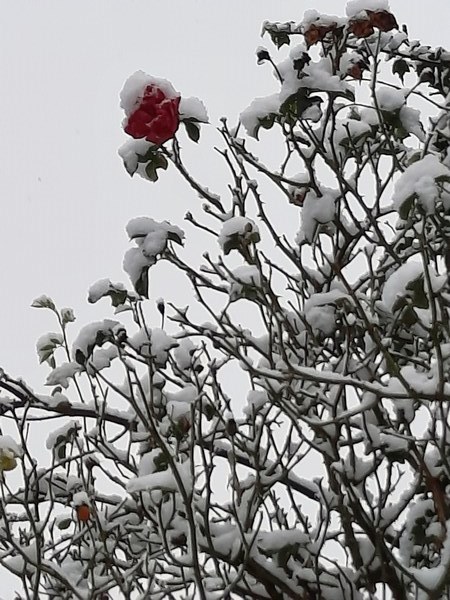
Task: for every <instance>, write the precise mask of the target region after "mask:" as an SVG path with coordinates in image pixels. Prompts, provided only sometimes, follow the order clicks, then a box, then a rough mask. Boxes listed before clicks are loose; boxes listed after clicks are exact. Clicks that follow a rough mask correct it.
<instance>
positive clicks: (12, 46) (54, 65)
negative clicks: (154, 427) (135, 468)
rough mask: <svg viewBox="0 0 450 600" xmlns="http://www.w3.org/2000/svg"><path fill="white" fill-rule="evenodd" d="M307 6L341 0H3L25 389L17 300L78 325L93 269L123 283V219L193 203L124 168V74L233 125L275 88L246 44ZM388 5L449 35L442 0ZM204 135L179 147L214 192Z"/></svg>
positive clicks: (41, 327)
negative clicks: (194, 99)
mask: <svg viewBox="0 0 450 600" xmlns="http://www.w3.org/2000/svg"><path fill="white" fill-rule="evenodd" d="M311 7H313V8H315V9H317V10H319V11H323V12H328V13H339V14H344V11H345V2H344V1H343V2H336V1H335V0H314V2H310V3H309V4H306V3H303V2H298V0H295V1H294V0H271V1H269V0H253V1H252V0H227V1H226V2H224V1H222V2H217V1H214V0H171V1H166V2H157V1H155V0H128V1H127V2H124V1H123V0H77V1H74V0H70V1H69V0H58V1H55V0H51V1H50V0H29V1H28V2H25V1H23V0H14V1H12V0H10V1H9V2H8V1H7V0H4V1H3V2H2V5H1V9H2V16H1V20H0V81H1V90H2V93H1V97H0V105H1V111H0V132H1V135H0V192H1V198H2V206H3V211H2V218H1V220H0V270H1V273H2V297H1V298H2V300H1V302H2V304H1V311H0V332H1V343H0V365H1V366H3V367H5V368H6V370H8V371H9V372H10V373H11V374H15V375H20V376H22V377H24V378H26V379H28V380H30V381H31V382H32V383H33V385H36V386H37V385H38V383H39V382H41V381H43V380H44V378H45V376H46V373H47V369H46V367H42V368H41V369H38V368H37V358H36V355H35V351H34V346H35V342H36V339H37V338H38V337H39V336H40V335H41V334H42V333H45V332H46V331H49V330H52V329H54V323H53V321H52V320H51V318H50V315H47V314H46V313H44V312H43V311H36V310H33V309H31V308H29V305H30V303H31V301H32V300H33V299H34V298H35V297H36V296H39V295H40V294H42V293H45V294H48V295H50V296H52V297H53V298H54V299H55V301H56V302H57V304H58V305H59V306H72V307H73V308H74V309H75V311H76V314H77V316H78V324H77V325H78V326H81V325H82V324H84V323H85V322H88V321H91V320H95V319H97V318H100V317H101V318H103V317H106V316H109V315H110V312H109V307H107V306H106V303H101V304H100V305H98V306H94V307H93V306H88V305H87V303H86V301H85V299H86V294H87V289H88V287H89V285H90V284H91V283H93V282H94V281H96V280H97V279H100V278H103V277H110V278H112V279H113V280H123V281H126V282H127V280H126V276H125V275H124V274H123V273H122V269H121V264H122V257H123V253H124V251H125V250H126V249H127V248H128V243H127V239H126V235H125V232H124V227H125V224H126V223H127V221H128V220H129V219H130V218H132V217H134V216H138V215H148V216H151V217H154V218H155V219H157V220H162V219H169V220H171V221H172V222H174V223H176V224H178V225H180V226H183V216H184V213H185V212H186V210H193V211H195V210H196V209H197V211H198V212H199V210H198V209H199V203H198V202H197V200H196V198H195V196H194V195H193V194H191V193H190V192H189V190H187V189H186V187H185V186H184V184H182V183H181V182H180V181H179V179H178V177H177V176H176V174H175V173H174V172H173V171H172V172H170V173H169V174H164V175H163V177H162V178H161V182H158V184H156V185H152V184H150V183H149V182H146V181H143V180H141V179H139V178H136V179H130V178H129V176H128V175H127V174H126V172H125V170H124V169H123V167H122V164H121V160H120V158H119V157H118V156H117V148H118V147H119V146H120V144H121V143H122V142H123V141H124V135H123V133H122V131H121V127H120V123H121V120H122V114H121V111H120V109H119V102H118V93H119V91H120V89H121V87H122V85H123V82H124V80H125V79H126V78H127V77H128V76H129V75H130V74H131V73H133V72H134V71H135V70H137V69H142V70H144V71H146V72H148V73H150V74H152V75H155V76H162V77H166V78H167V79H170V80H171V81H172V82H173V84H174V86H175V88H176V89H178V90H179V91H180V92H181V93H182V94H183V95H186V96H190V95H195V96H198V97H199V98H201V99H203V101H204V102H205V104H206V106H207V108H208V110H209V114H210V118H211V123H212V124H213V125H214V124H216V123H217V122H218V118H219V117H220V116H222V115H228V116H229V117H230V120H231V121H232V122H234V121H235V119H236V116H237V115H238V113H239V112H240V111H241V110H242V109H243V108H245V107H246V106H247V105H248V104H249V102H250V101H251V100H252V99H253V98H254V97H255V96H258V95H265V94H267V93H271V92H272V91H275V85H276V84H275V81H274V80H273V78H272V77H271V74H270V70H269V68H268V67H267V66H260V67H258V66H257V65H256V61H255V55H254V50H255V48H256V47H257V46H258V45H261V44H264V45H267V46H268V47H269V48H271V44H270V41H269V39H265V40H261V39H260V37H259V34H260V30H261V23H262V21H263V20H264V19H269V20H280V21H283V20H289V19H292V20H299V19H301V17H302V15H303V12H304V10H305V9H307V8H311ZM391 8H392V10H393V12H394V13H395V14H396V15H397V18H398V20H399V22H405V21H407V22H408V26H409V30H410V35H411V37H412V38H415V37H420V38H421V39H422V42H423V43H429V44H432V45H443V46H445V45H446V42H447V45H450V44H448V39H446V38H447V30H448V28H447V25H446V24H447V23H448V22H449V18H450V4H449V3H448V2H445V1H444V0H429V1H428V2H427V3H423V2H422V1H421V0H408V1H407V0H391ZM274 55H275V52H274ZM204 137H205V140H204V141H205V145H204V146H202V145H200V148H198V149H197V148H196V149H195V150H194V149H191V148H189V151H190V152H191V154H192V158H191V160H192V162H193V164H194V165H195V169H196V173H197V175H198V177H199V179H201V180H203V182H205V183H206V184H207V185H210V186H211V187H213V188H214V187H215V188H216V189H217V188H220V186H222V189H223V186H224V185H225V180H223V181H220V182H219V185H215V181H216V180H217V179H220V178H221V175H220V174H218V173H217V172H216V166H215V163H214V162H213V161H212V159H211V153H210V151H209V146H211V145H212V144H213V143H219V138H218V137H214V133H213V129H212V127H210V133H207V134H206V135H205V136H204ZM162 279H163V278H162ZM127 283H128V282H127ZM165 283H166V284H167V282H165ZM155 287H157V286H155ZM168 289H169V293H170V286H169V287H168ZM153 291H154V294H155V296H159V295H161V290H160V289H154V290H153ZM164 293H166V290H164ZM175 293H176V292H175V291H174V299H176V297H175ZM166 295H167V293H166Z"/></svg>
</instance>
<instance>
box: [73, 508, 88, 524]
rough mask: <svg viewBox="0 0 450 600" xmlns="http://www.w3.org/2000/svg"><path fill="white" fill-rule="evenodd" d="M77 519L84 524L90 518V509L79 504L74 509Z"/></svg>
mask: <svg viewBox="0 0 450 600" xmlns="http://www.w3.org/2000/svg"><path fill="white" fill-rule="evenodd" d="M76 512H77V518H78V520H79V521H81V522H82V523H86V521H89V519H90V518H91V509H90V508H89V506H88V505H87V504H80V505H79V506H77V507H76Z"/></svg>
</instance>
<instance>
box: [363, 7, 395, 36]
mask: <svg viewBox="0 0 450 600" xmlns="http://www.w3.org/2000/svg"><path fill="white" fill-rule="evenodd" d="M369 20H370V23H371V25H372V26H373V27H376V28H377V29H379V30H380V31H391V29H398V23H397V20H396V18H395V17H394V15H393V14H392V13H390V12H389V11H387V10H377V11H374V12H369Z"/></svg>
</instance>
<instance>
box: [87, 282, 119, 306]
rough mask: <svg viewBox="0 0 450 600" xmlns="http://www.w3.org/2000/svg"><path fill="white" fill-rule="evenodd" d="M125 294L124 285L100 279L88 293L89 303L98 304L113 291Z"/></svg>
mask: <svg viewBox="0 0 450 600" xmlns="http://www.w3.org/2000/svg"><path fill="white" fill-rule="evenodd" d="M115 290H118V291H123V292H125V291H126V289H125V286H124V285H123V284H122V283H112V282H111V280H110V279H100V280H99V281H96V282H95V283H93V284H92V285H91V287H90V288H89V292H88V301H89V302H91V303H92V304H95V302H98V301H99V300H100V299H101V298H103V297H104V296H106V295H107V294H108V292H111V291H115Z"/></svg>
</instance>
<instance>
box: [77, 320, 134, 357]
mask: <svg viewBox="0 0 450 600" xmlns="http://www.w3.org/2000/svg"><path fill="white" fill-rule="evenodd" d="M116 327H122V326H121V325H120V323H119V322H118V321H112V320H111V319H104V320H103V321H95V322H94V323H88V325H85V326H84V327H83V328H82V329H81V330H80V332H79V334H78V336H77V338H76V339H75V341H74V343H73V346H72V356H74V357H75V356H76V353H77V351H78V350H80V351H81V352H82V353H83V355H84V356H85V357H87V356H89V354H90V352H91V350H92V349H93V347H94V346H95V343H96V338H97V335H98V334H99V333H102V334H104V335H105V334H106V335H108V334H110V333H111V332H112V331H114V329H115V328H116Z"/></svg>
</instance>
